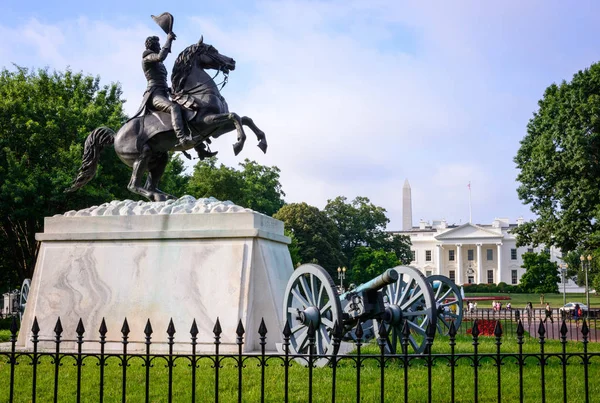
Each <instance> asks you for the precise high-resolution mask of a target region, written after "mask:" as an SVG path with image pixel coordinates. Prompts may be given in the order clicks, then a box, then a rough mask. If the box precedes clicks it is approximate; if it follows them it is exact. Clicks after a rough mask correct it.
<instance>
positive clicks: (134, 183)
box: [66, 13, 267, 201]
mask: <svg viewBox="0 0 600 403" xmlns="http://www.w3.org/2000/svg"><path fill="white" fill-rule="evenodd" d="M152 18H153V19H154V20H155V21H156V23H157V24H158V25H159V26H160V27H161V28H162V29H163V30H164V31H165V33H166V34H167V40H166V42H165V45H164V46H163V47H162V48H161V47H160V41H159V38H158V37H156V36H151V37H148V38H147V39H146V43H145V45H146V50H145V51H144V53H143V54H142V69H143V71H144V75H145V76H146V80H147V82H148V87H147V89H146V92H145V93H144V97H143V100H142V105H141V106H140V109H139V110H138V112H137V113H136V114H135V115H134V116H133V117H132V118H130V119H129V120H128V121H127V122H126V123H125V124H124V125H123V126H121V128H120V129H119V130H118V131H117V132H116V133H115V132H114V131H113V130H111V129H109V128H107V127H99V128H97V129H95V130H93V131H92V132H91V133H90V134H89V135H88V137H87V139H86V140H85V146H84V153H83V158H82V164H81V167H80V168H79V173H78V175H77V178H75V180H74V181H73V183H72V185H71V187H70V188H69V189H67V190H66V192H74V191H76V190H77V189H79V188H81V187H83V186H84V185H85V184H86V183H88V182H89V181H90V180H91V179H92V178H93V177H94V175H95V174H96V169H97V166H98V159H99V157H100V152H101V151H102V149H104V147H106V146H109V145H112V146H113V147H114V149H115V152H116V153H117V155H118V157H119V158H120V159H121V161H123V162H124V163H125V164H126V165H128V166H129V167H131V168H132V169H133V172H132V174H131V180H130V181H129V185H128V186H127V188H128V189H129V190H130V191H132V192H133V193H137V194H139V195H142V196H144V197H146V198H148V199H149V200H151V201H165V200H167V199H175V197H174V196H172V195H169V194H167V193H164V192H162V191H161V190H160V189H159V188H158V183H159V182H160V178H161V177H162V175H163V173H164V170H165V167H166V165H167V162H168V161H169V154H168V153H169V151H181V152H183V153H184V154H185V155H186V156H187V157H188V158H190V157H189V154H187V152H186V151H187V150H190V149H192V148H193V149H194V150H195V151H196V152H197V153H198V157H199V158H200V159H201V160H202V159H204V158H207V157H212V156H214V155H215V154H216V152H211V151H210V148H209V147H208V144H209V143H210V142H211V140H210V139H211V138H217V137H220V136H221V135H222V134H224V133H228V132H230V131H233V130H236V131H237V141H236V143H235V144H233V151H234V153H235V155H238V154H239V153H240V151H242V148H243V147H244V142H245V141H246V134H245V133H244V128H243V126H247V127H249V128H250V129H251V130H252V131H253V132H254V134H255V135H256V137H257V139H258V147H259V148H260V149H261V150H262V151H263V152H265V153H266V152H267V139H266V137H265V134H264V133H263V132H262V130H260V129H259V128H258V127H257V126H256V125H255V124H254V122H253V121H252V119H250V118H249V117H247V116H241V117H240V116H238V115H237V114H235V113H233V112H229V107H228V106H227V102H226V101H225V98H223V96H221V93H220V90H219V87H218V85H217V84H216V83H215V82H214V77H211V76H210V75H209V74H208V73H207V72H206V71H205V70H206V69H214V70H217V74H218V73H219V72H221V73H223V75H224V77H225V78H224V80H223V85H224V84H225V83H226V82H227V78H228V76H229V72H230V71H232V70H235V60H233V59H232V58H230V57H227V56H225V55H222V54H220V53H219V52H218V51H217V49H215V48H214V47H213V46H211V45H209V44H206V43H204V40H203V37H201V38H200V41H198V43H196V44H193V45H191V46H188V47H187V48H185V49H184V50H183V51H182V52H181V53H180V54H179V56H177V59H176V60H175V62H174V64H173V71H172V74H171V88H169V86H168V84H167V69H166V68H165V65H164V64H163V61H164V60H165V59H166V57H167V56H168V54H169V53H170V52H171V42H172V41H173V40H175V39H176V38H177V37H176V35H175V34H174V33H173V16H172V15H171V14H169V13H163V14H161V15H159V16H157V17H155V16H152ZM215 77H216V75H215ZM222 88H223V87H221V89H222ZM146 173H147V174H148V175H147V179H146V182H145V184H143V185H142V182H143V178H144V175H145V174H146Z"/></svg>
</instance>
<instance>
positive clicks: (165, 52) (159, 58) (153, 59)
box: [144, 36, 173, 62]
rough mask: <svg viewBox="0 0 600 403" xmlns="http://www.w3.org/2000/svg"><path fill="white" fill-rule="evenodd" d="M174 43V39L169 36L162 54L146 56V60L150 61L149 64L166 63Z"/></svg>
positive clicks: (161, 51)
mask: <svg viewBox="0 0 600 403" xmlns="http://www.w3.org/2000/svg"><path fill="white" fill-rule="evenodd" d="M172 41H173V39H172V38H171V37H170V36H168V37H167V40H166V42H165V46H163V47H162V49H161V50H160V52H158V53H150V54H149V55H146V56H145V57H144V60H145V61H148V62H164V61H165V59H166V58H167V56H168V55H169V53H171V42H172Z"/></svg>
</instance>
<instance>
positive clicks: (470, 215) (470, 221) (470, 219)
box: [467, 181, 472, 224]
mask: <svg viewBox="0 0 600 403" xmlns="http://www.w3.org/2000/svg"><path fill="white" fill-rule="evenodd" d="M467 186H468V188H469V224H472V210H471V181H469V184H468V185H467Z"/></svg>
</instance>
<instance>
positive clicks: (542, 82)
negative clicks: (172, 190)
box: [0, 0, 600, 230]
mask: <svg viewBox="0 0 600 403" xmlns="http://www.w3.org/2000/svg"><path fill="white" fill-rule="evenodd" d="M163 11H169V12H171V13H172V14H173V15H174V16H175V26H174V31H175V33H176V34H177V36H178V39H177V40H176V41H175V43H174V44H173V51H174V54H177V52H179V51H181V50H182V49H183V48H185V47H186V46H187V45H189V44H191V43H193V42H194V41H196V40H198V38H199V37H200V35H203V36H204V40H205V42H208V43H211V44H212V45H214V46H215V47H216V48H217V49H219V50H220V51H221V53H223V54H226V55H228V56H231V57H233V58H234V59H236V61H237V69H236V71H234V72H232V73H231V76H230V79H229V84H228V85H227V87H225V89H224V92H223V95H224V96H225V97H226V99H227V101H228V103H229V106H230V109H231V110H232V111H235V112H237V113H238V114H240V115H247V116H250V117H252V118H253V119H254V121H255V122H256V123H257V124H258V125H259V127H261V128H262V129H263V130H264V131H265V132H266V134H267V138H268V140H269V147H270V148H269V152H268V153H267V154H266V155H263V154H262V153H261V152H260V151H259V150H258V148H257V147H255V146H254V143H255V140H254V138H253V137H251V133H249V140H248V141H247V143H246V148H245V149H244V151H243V152H242V153H241V154H240V156H239V157H234V155H233V151H232V149H231V144H232V143H233V142H234V141H235V135H234V134H233V133H232V134H229V135H226V136H224V137H222V138H221V139H219V140H217V141H215V142H214V143H213V144H214V147H213V148H214V149H216V150H218V151H219V157H220V161H222V162H223V163H225V164H227V165H230V166H234V165H236V164H237V163H238V162H239V161H241V159H243V158H250V159H254V160H256V161H257V162H259V163H261V164H266V165H277V166H278V167H279V168H280V169H281V170H282V173H281V183H282V185H283V189H284V191H285V192H286V193H287V196H286V200H287V201H288V202H299V201H306V202H307V203H309V204H312V205H315V206H317V207H319V208H322V207H324V205H325V204H326V202H327V199H331V198H334V197H336V196H338V195H344V196H347V197H348V198H349V199H352V198H353V197H355V196H358V195H360V196H367V197H369V198H371V200H372V201H373V202H374V203H376V204H377V205H380V206H383V207H385V208H386V209H387V210H388V216H389V217H390V219H391V223H390V225H389V227H388V228H389V229H392V230H394V229H399V228H400V226H401V192H402V184H403V183H404V179H405V178H408V180H409V181H410V183H411V186H412V194H413V222H414V223H415V224H416V223H417V222H418V220H419V219H421V218H422V219H425V220H432V219H442V218H445V219H447V220H448V221H449V223H457V224H459V223H464V222H466V221H467V220H468V217H469V210H468V191H467V183H468V182H469V181H470V182H471V184H472V185H471V186H472V205H473V221H474V222H477V223H491V221H492V220H493V219H494V218H495V217H508V218H509V219H510V220H511V222H514V221H515V220H516V218H518V217H519V216H523V217H525V218H526V219H530V218H533V215H532V213H531V212H530V211H529V208H528V207H527V206H524V205H522V204H521V203H520V201H519V200H518V198H517V194H516V188H517V183H516V182H515V177H516V175H517V171H516V169H515V166H514V163H513V157H514V155H515V154H516V152H517V150H518V148H519V141H520V140H521V139H522V138H523V136H524V135H525V130H526V125H527V121H528V119H529V118H530V117H531V115H532V113H533V112H534V111H535V110H536V108H537V101H538V100H539V99H540V98H541V97H542V95H543V93H544V90H545V88H546V87H547V86H548V85H550V84H551V83H553V82H560V81H562V80H564V79H567V80H569V79H570V78H571V77H572V75H573V74H574V73H576V72H577V71H578V70H580V69H583V68H586V67H588V66H589V65H590V64H592V63H594V62H596V61H597V60H598V59H599V58H600V46H599V45H598V40H597V38H599V37H600V24H598V23H597V16H598V15H599V14H600V3H595V2H593V1H578V2H576V3H575V2H559V1H528V2H521V1H504V2H481V1H472V2H468V1H457V2H402V1H377V0H372V1H368V2H367V1H327V2H325V1H301V0H298V1H256V2H251V1H238V2H232V1H218V2H204V1H202V2H185V3H184V2H176V3H175V2H173V3H172V4H169V5H166V3H164V2H159V1H144V2H131V1H130V2H124V1H121V2H116V1H103V2H87V3H86V2H79V1H77V2H76V1H60V2H58V1H56V2H48V1H45V2H41V1H33V2H19V1H14V0H2V15H1V16H0V35H1V37H2V38H3V41H1V42H0V65H1V66H4V67H7V68H12V67H11V66H12V64H13V63H14V64H17V65H20V66H26V67H45V66H48V67H50V68H53V69H58V70H64V69H65V68H67V67H70V68H71V69H73V70H76V71H84V72H86V73H90V74H93V75H99V76H100V77H101V79H102V82H103V83H110V82H116V81H118V82H120V83H121V85H122V87H123V91H124V98H126V99H127V103H126V111H127V112H128V113H130V114H131V113H133V112H134V111H135V110H136V109H137V107H138V104H139V102H140V100H141V96H142V93H143V91H144V88H145V81H144V77H143V74H142V72H141V68H140V57H141V52H142V51H143V43H144V39H145V38H146V36H148V35H159V36H160V37H161V39H162V40H164V37H165V35H164V34H163V33H162V32H161V31H160V29H159V28H158V26H156V25H155V24H154V22H153V21H152V19H151V18H150V14H155V15H156V14H160V13H161V12H163ZM173 59H174V55H172V56H171V57H170V58H169V59H167V67H168V68H169V69H170V63H171V62H172V60H173Z"/></svg>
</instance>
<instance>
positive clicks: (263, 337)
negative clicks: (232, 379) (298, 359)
mask: <svg viewBox="0 0 600 403" xmlns="http://www.w3.org/2000/svg"><path fill="white" fill-rule="evenodd" d="M258 334H259V335H260V364H261V365H260V401H261V402H262V403H264V401H265V367H266V366H267V362H266V359H265V346H266V345H267V325H265V319H264V318H261V319H260V326H259V327H258Z"/></svg>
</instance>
